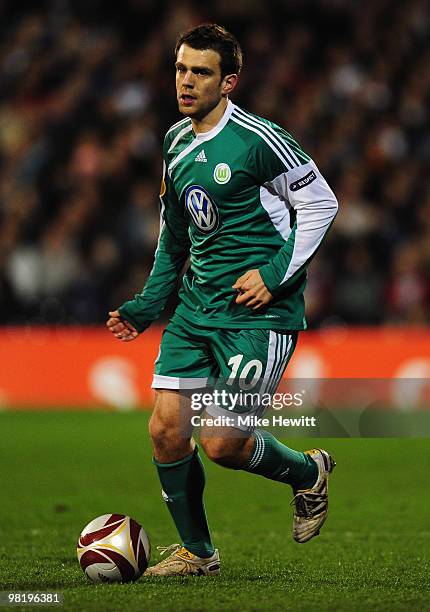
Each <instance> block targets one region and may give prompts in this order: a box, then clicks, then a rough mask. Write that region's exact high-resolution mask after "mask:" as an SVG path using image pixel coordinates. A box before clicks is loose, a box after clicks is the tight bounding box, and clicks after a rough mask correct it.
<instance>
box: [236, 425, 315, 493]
mask: <svg viewBox="0 0 430 612" xmlns="http://www.w3.org/2000/svg"><path fill="white" fill-rule="evenodd" d="M242 469H244V470H246V471H247V472H252V473H253V474H260V475H261V476H265V477H266V478H270V479H271V480H277V481H278V482H284V483H286V484H290V485H291V486H292V487H293V489H308V488H310V487H312V486H313V485H314V484H315V483H316V481H317V478H318V466H317V464H316V463H315V461H314V460H313V459H312V458H311V457H310V456H309V455H306V454H305V453H301V452H299V451H295V450H292V449H291V448H288V446H285V444H282V442H279V440H277V439H276V438H275V437H274V436H272V434H271V433H269V432H268V431H264V430H261V429H256V430H255V431H254V450H253V452H252V454H251V457H250V458H249V460H248V462H247V464H246V465H245V466H244V467H243V468H242Z"/></svg>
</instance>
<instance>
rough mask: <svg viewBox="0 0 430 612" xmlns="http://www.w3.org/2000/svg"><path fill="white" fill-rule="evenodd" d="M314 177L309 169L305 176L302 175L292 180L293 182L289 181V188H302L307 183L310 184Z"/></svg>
mask: <svg viewBox="0 0 430 612" xmlns="http://www.w3.org/2000/svg"><path fill="white" fill-rule="evenodd" d="M316 178H317V175H316V174H315V172H314V171H313V170H311V171H310V172H308V174H307V175H306V176H303V177H302V178H300V179H298V180H297V181H294V183H291V185H290V189H291V191H298V190H299V189H303V187H307V186H308V185H310V184H311V183H312V182H313V181H314V180H315V179H316Z"/></svg>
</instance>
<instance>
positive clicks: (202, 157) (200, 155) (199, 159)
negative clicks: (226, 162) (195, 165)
mask: <svg viewBox="0 0 430 612" xmlns="http://www.w3.org/2000/svg"><path fill="white" fill-rule="evenodd" d="M194 161H196V162H205V163H206V162H207V161H208V160H207V159H206V155H205V150H204V149H202V150H201V151H200V153H198V155H196V157H195V159H194Z"/></svg>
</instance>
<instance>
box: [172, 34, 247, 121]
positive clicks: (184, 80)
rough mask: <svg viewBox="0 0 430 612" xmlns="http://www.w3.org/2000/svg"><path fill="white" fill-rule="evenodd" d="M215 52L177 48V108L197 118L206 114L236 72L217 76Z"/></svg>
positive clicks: (226, 90) (229, 88) (228, 88)
mask: <svg viewBox="0 0 430 612" xmlns="http://www.w3.org/2000/svg"><path fill="white" fill-rule="evenodd" d="M220 60H221V58H220V56H219V53H217V52H216V51H213V50H212V49H204V50H199V49H193V48H192V47H189V46H188V45H182V46H181V47H180V48H179V51H178V55H177V57H176V64H175V66H176V95H177V98H178V105H179V111H180V112H181V113H182V114H183V115H186V116H187V117H191V118H192V119H196V120H201V119H203V118H204V117H205V116H206V115H208V114H209V113H210V112H211V111H212V110H213V109H214V108H215V107H216V106H217V105H218V104H219V103H220V102H221V100H222V99H223V97H225V96H226V95H227V94H228V93H230V91H232V90H233V88H234V85H235V83H236V78H237V77H236V75H227V76H225V77H221V65H220Z"/></svg>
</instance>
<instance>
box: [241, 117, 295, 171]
mask: <svg viewBox="0 0 430 612" xmlns="http://www.w3.org/2000/svg"><path fill="white" fill-rule="evenodd" d="M231 120H232V121H234V122H235V123H238V124H239V125H241V126H242V127H244V128H246V129H247V130H249V131H250V132H254V133H255V134H257V135H258V136H260V138H262V139H263V140H264V142H265V143H266V144H267V145H268V146H269V147H270V148H271V149H272V151H273V152H274V153H275V154H276V155H277V156H278V158H279V159H280V160H281V162H282V163H283V164H284V166H286V167H287V168H292V167H293V166H292V164H291V162H290V161H288V160H287V159H286V158H285V157H284V156H283V154H281V153H280V152H279V151H278V150H277V149H276V148H275V146H274V145H273V144H272V142H271V141H270V140H269V139H268V138H267V136H265V135H264V134H263V133H262V132H261V131H260V130H259V129H257V128H255V127H253V126H251V125H248V124H247V123H244V122H243V121H241V120H240V119H239V118H238V116H237V115H235V114H234V113H233V114H232V116H231Z"/></svg>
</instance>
